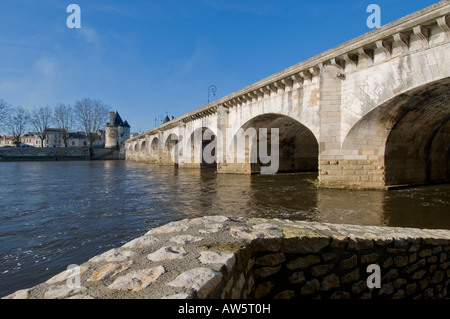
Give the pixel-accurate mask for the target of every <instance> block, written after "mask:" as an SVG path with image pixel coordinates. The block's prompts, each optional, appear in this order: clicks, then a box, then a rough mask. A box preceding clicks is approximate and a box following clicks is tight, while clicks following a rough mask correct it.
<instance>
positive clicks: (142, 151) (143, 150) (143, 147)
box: [139, 140, 147, 156]
mask: <svg viewBox="0 0 450 319" xmlns="http://www.w3.org/2000/svg"><path fill="white" fill-rule="evenodd" d="M139 151H140V154H141V156H145V155H146V154H147V142H146V141H145V140H143V141H142V142H141V146H140V149H139Z"/></svg>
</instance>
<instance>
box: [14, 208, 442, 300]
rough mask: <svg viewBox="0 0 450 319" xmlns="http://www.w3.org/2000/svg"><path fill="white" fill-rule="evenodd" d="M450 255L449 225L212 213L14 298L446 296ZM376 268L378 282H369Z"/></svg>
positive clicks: (148, 235)
mask: <svg viewBox="0 0 450 319" xmlns="http://www.w3.org/2000/svg"><path fill="white" fill-rule="evenodd" d="M449 254H450V230H430V229H415V228H399V227H381V226H356V225H343V224H329V223H317V222H306V221H288V220H282V219H262V218H240V217H236V218H230V217H224V216H206V217H199V218H191V219H184V220H180V221H175V222H171V223H168V224H166V225H163V226H160V227H157V228H154V229H151V230H150V231H148V232H147V233H146V234H145V235H144V236H141V237H139V238H136V239H133V240H132V241H130V242H128V243H126V244H124V245H122V246H121V247H117V248H114V249H111V250H109V251H107V252H105V253H103V254H100V255H98V256H95V257H93V258H91V259H89V260H88V261H86V262H84V263H83V264H80V265H79V266H78V265H77V266H76V267H74V268H72V269H71V270H67V271H64V272H62V273H60V274H58V275H56V276H54V277H52V278H50V279H49V280H47V281H46V282H45V283H42V284H39V285H37V286H35V287H32V288H30V289H24V290H20V291H17V292H15V293H13V294H10V295H8V296H6V298H20V299H22V298H30V299H34V298H37V299H41V298H42V299H55V298H61V299H69V298H70V299H75V298H82V299H84V298H89V299H91V298H100V299H136V298H139V299H141V298H152V299H160V298H169V299H179V298H183V299H191V298H194V299H195V298H200V299H206V298H226V299H247V298H248V299H261V298H269V299H273V298H283V299H290V298H324V299H325V298H326V299H328V298H332V299H353V298H355V299H356V298H357V299H359V298H363V299H379V298H383V299H384V298H388V299H391V298H395V299H403V298H437V299H440V298H446V297H448V290H449V288H450V287H449V285H450V259H449V258H448V255H449ZM369 265H371V267H372V268H370V267H369ZM375 268H378V269H379V270H380V271H379V278H378V279H379V283H380V286H379V288H378V287H373V288H370V287H368V282H369V281H371V282H372V280H373V283H376V282H377V278H376V275H377V272H376V271H375V272H374V273H372V272H370V271H368V269H375ZM374 276H375V277H374ZM374 278H375V279H374Z"/></svg>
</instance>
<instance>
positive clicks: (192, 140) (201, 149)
mask: <svg viewBox="0 0 450 319" xmlns="http://www.w3.org/2000/svg"><path fill="white" fill-rule="evenodd" d="M186 147H188V148H189V149H188V150H186V151H187V152H185V153H186V154H187V155H188V157H190V163H191V164H194V165H199V167H200V168H211V169H214V170H217V149H216V148H217V137H216V133H215V132H214V131H213V130H212V129H210V128H209V127H206V126H202V127H199V128H197V129H195V130H194V131H193V132H192V133H191V134H190V136H189V139H188V141H187V144H186Z"/></svg>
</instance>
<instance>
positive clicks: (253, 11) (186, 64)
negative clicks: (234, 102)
mask: <svg viewBox="0 0 450 319" xmlns="http://www.w3.org/2000/svg"><path fill="white" fill-rule="evenodd" d="M436 2H438V1H436V0H431V1H427V0H383V1H381V0H380V1H377V0H371V1H355V0H341V1H323V0H315V1H311V0H310V1H283V0H277V1H274V0H272V1H266V0H250V1H246V0H221V1H215V0H166V1H162V0H158V1H143V0H108V1H107V0H102V1H100V0H70V1H62V0H14V1H11V0H0V99H4V100H5V101H6V102H8V103H9V104H12V105H20V106H23V107H25V108H30V109H31V108H32V107H34V106H40V105H42V106H44V105H50V106H54V105H56V104H58V103H66V104H72V105H73V104H74V103H75V101H76V100H78V99H81V98H84V97H90V98H98V99H101V100H103V101H104V102H105V103H107V104H108V105H110V107H111V108H112V109H113V110H117V111H119V113H120V114H121V116H122V118H123V119H127V120H128V122H129V123H130V125H131V127H132V128H131V130H132V131H133V132H138V131H140V132H142V131H146V130H149V129H151V128H153V127H154V126H155V117H159V116H164V115H166V113H167V114H168V115H173V116H176V117H177V116H180V115H183V114H184V113H187V112H190V111H192V110H194V109H196V108H199V107H201V106H203V105H205V104H207V101H208V88H209V86H210V85H212V84H214V85H216V87H217V93H216V97H215V98H214V99H217V98H220V97H223V96H226V95H228V94H230V93H232V92H234V91H237V90H239V89H241V88H243V87H245V86H247V85H250V84H252V83H254V82H257V81H259V80H261V79H263V78H265V77H267V76H270V75H272V74H274V73H277V72H279V71H281V70H283V69H285V68H288V67H290V66H292V65H294V64H297V63H299V62H301V61H303V60H306V59H308V58H310V57H312V56H314V55H316V54H319V53H321V52H323V51H325V50H328V49H330V48H332V47H335V46H337V45H339V44H341V43H343V42H345V41H348V40H351V39H353V38H355V37H357V36H359V35H362V34H364V33H366V32H369V31H370V29H369V28H368V27H367V25H366V19H367V17H368V16H369V13H367V12H366V8H367V6H368V5H369V4H371V3H375V4H378V5H379V6H380V7H381V24H382V25H384V24H387V23H389V22H392V21H394V20H396V19H399V18H401V17H403V16H405V15H407V14H410V13H413V12H415V11H418V10H420V9H423V8H425V7H427V6H429V5H432V4H434V3H436ZM72 3H75V4H78V5H79V6H80V8H81V28H80V29H69V28H68V27H67V25H66V19H67V17H68V16H69V15H70V13H67V12H66V8H67V6H68V5H69V4H72ZM211 100H212V98H211Z"/></svg>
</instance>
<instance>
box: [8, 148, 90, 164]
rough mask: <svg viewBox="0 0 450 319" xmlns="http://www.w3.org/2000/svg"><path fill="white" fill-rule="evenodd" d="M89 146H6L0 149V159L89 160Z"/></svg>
mask: <svg viewBox="0 0 450 319" xmlns="http://www.w3.org/2000/svg"><path fill="white" fill-rule="evenodd" d="M89 158H90V154H89V148H78V147H77V148H75V147H73V148H72V147H68V148H28V147H27V148H7V149H0V161H65V160H89Z"/></svg>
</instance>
